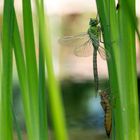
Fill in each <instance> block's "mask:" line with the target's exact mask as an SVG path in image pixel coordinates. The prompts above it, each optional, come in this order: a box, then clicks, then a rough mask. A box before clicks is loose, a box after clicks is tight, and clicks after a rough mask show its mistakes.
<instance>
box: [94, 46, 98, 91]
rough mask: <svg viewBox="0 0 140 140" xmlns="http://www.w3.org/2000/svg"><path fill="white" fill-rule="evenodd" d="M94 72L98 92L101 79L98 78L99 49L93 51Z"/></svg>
mask: <svg viewBox="0 0 140 140" xmlns="http://www.w3.org/2000/svg"><path fill="white" fill-rule="evenodd" d="M93 74H94V83H95V90H96V92H98V88H99V79H98V68H97V50H96V49H94V52H93Z"/></svg>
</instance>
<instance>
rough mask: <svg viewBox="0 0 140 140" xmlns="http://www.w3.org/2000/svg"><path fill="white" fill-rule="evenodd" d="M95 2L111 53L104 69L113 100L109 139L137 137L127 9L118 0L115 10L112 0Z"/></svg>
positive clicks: (122, 0)
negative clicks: (110, 137)
mask: <svg viewBox="0 0 140 140" xmlns="http://www.w3.org/2000/svg"><path fill="white" fill-rule="evenodd" d="M96 3H97V8H98V12H99V16H100V19H101V26H102V29H103V36H104V42H105V47H106V48H107V49H108V51H109V52H110V54H111V59H109V60H108V71H109V80H110V86H111V94H112V96H113V97H114V99H112V100H114V101H113V102H114V103H115V105H114V103H113V107H112V109H113V130H112V132H113V135H112V136H113V137H112V138H113V139H116V140H132V139H135V140H138V139H139V136H138V131H139V127H138V125H139V123H138V98H137V82H136V77H137V75H136V54H135V34H134V32H135V29H134V26H132V24H131V23H132V22H131V20H132V19H130V17H129V12H130V11H128V10H127V8H125V5H126V1H125V0H120V9H118V11H119V13H118V11H116V9H115V1H113V0H108V3H107V2H105V3H104V4H103V3H102V1H101V0H97V1H96ZM134 3H135V1H131V0H129V4H131V5H132V11H133V12H134V11H135V8H134V5H135V4H134ZM108 9H109V10H108ZM108 11H110V12H108ZM133 14H134V13H133ZM134 15H135V14H134ZM108 23H109V24H108ZM106 25H108V28H107V26H106Z"/></svg>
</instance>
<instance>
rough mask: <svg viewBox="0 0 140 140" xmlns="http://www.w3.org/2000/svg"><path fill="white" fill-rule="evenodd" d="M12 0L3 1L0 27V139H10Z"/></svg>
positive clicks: (11, 132)
mask: <svg viewBox="0 0 140 140" xmlns="http://www.w3.org/2000/svg"><path fill="white" fill-rule="evenodd" d="M12 7H13V1H12V0H5V1H4V11H3V28H2V77H1V92H0V93H1V95H0V116H1V117H0V140H12V139H13V130H12V110H11V101H12V43H11V41H12V38H13V13H12Z"/></svg>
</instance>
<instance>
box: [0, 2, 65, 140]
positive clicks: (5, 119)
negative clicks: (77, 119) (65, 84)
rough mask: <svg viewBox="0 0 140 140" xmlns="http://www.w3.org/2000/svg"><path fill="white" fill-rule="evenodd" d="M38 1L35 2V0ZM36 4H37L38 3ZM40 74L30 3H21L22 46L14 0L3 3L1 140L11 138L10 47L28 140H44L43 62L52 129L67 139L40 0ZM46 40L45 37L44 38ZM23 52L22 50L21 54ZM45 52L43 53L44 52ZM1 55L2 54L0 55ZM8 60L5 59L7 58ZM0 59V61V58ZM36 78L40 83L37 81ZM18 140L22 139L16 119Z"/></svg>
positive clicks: (0, 89) (45, 119) (61, 137)
mask: <svg viewBox="0 0 140 140" xmlns="http://www.w3.org/2000/svg"><path fill="white" fill-rule="evenodd" d="M36 2H37V1H36ZM38 2H39V1H38ZM39 6H41V7H39V10H38V15H39V34H40V36H39V42H40V44H39V74H38V70H37V62H36V54H35V43H34V33H33V21H32V10H31V2H30V0H23V26H24V42H25V45H24V46H23V44H22V42H21V38H20V33H19V27H18V24H17V19H16V13H15V10H14V6H13V1H11V0H5V1H4V12H3V38H2V64H1V63H0V65H2V67H1V69H0V75H2V77H0V140H12V139H13V136H12V135H13V128H12V127H13V126H12V106H11V105H12V104H11V103H12V48H13V50H14V55H15V60H16V66H17V72H18V78H19V83H20V88H21V93H22V102H23V107H24V115H25V122H26V128H27V138H28V139H29V140H47V139H48V134H47V133H48V132H47V131H48V130H47V113H46V112H47V106H46V104H47V100H46V93H45V85H46V84H45V61H44V57H45V60H46V65H47V71H48V79H49V91H50V102H51V106H52V112H53V113H52V115H53V122H54V128H55V134H56V139H59V140H64V139H65V140H66V139H67V133H66V128H65V119H64V114H63V113H64V112H63V107H62V103H61V96H60V90H59V85H58V83H57V82H56V78H55V74H54V70H53V64H52V55H51V51H50V46H51V45H50V39H49V36H50V35H49V30H47V33H46V30H44V27H45V22H44V12H43V1H41V3H40V4H39ZM44 35H47V36H45V37H46V38H47V39H46V38H44V37H43V36H44ZM46 46H47V51H46V49H45V47H46ZM24 50H25V51H24ZM44 50H45V53H43V51H44ZM0 53H1V52H0ZM7 58H8V59H7ZM0 60H1V59H0ZM38 79H39V80H38ZM13 121H14V122H15V123H16V124H15V125H16V130H17V134H18V139H19V140H20V139H22V136H21V134H20V128H19V127H18V122H17V120H16V116H15V114H14V112H13Z"/></svg>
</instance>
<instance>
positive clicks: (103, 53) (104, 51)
mask: <svg viewBox="0 0 140 140" xmlns="http://www.w3.org/2000/svg"><path fill="white" fill-rule="evenodd" d="M98 52H99V54H100V56H101V58H102V59H104V60H108V59H110V57H111V55H110V53H109V52H108V50H107V49H105V48H103V47H101V46H99V48H98Z"/></svg>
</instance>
